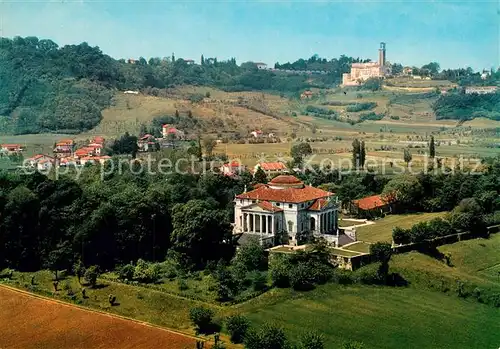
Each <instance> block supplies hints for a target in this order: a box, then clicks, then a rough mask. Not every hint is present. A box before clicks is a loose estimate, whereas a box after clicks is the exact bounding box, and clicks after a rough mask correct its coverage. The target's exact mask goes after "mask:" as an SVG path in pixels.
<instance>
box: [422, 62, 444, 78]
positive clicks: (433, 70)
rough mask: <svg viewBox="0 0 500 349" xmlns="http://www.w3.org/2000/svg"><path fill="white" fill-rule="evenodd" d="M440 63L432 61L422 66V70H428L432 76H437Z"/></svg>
mask: <svg viewBox="0 0 500 349" xmlns="http://www.w3.org/2000/svg"><path fill="white" fill-rule="evenodd" d="M440 68H441V67H440V65H439V63H437V62H431V63H428V64H426V65H423V66H422V68H421V69H422V70H423V71H425V72H428V73H429V74H430V75H431V76H435V75H437V74H438V73H439V69H440Z"/></svg>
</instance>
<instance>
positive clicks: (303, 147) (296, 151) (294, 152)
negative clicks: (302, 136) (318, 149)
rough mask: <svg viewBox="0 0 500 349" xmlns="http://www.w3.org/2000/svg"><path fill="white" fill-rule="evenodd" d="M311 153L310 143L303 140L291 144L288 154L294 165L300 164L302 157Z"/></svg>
mask: <svg viewBox="0 0 500 349" xmlns="http://www.w3.org/2000/svg"><path fill="white" fill-rule="evenodd" d="M311 154H312V148H311V144H309V143H306V142H303V143H300V144H295V145H293V146H292V149H291V151H290V155H291V156H292V158H293V163H294V165H295V166H301V164H302V161H303V159H304V157H306V156H308V155H311Z"/></svg>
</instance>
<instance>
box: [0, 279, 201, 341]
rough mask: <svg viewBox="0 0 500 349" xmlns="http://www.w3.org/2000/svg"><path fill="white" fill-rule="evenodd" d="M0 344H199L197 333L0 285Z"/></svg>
mask: <svg viewBox="0 0 500 349" xmlns="http://www.w3.org/2000/svg"><path fill="white" fill-rule="evenodd" d="M0 305H1V308H0V328H2V331H1V332H2V335H1V336H0V349H11V348H20V349H21V348H22V349H31V348H37V349H42V348H47V349H53V348H58V349H65V348H68V349H69V348H71V349H79V348H82V349H84V348H85V349H94V348H96V349H97V348H99V349H100V348H102V349H104V348H106V349H114V348H116V349H118V348H120V349H121V348H123V349H128V348H130V349H132V348H134V349H163V348H165V349H188V348H189V349H194V348H195V347H196V338H195V337H191V336H187V335H184V334H181V333H177V332H174V331H171V330H167V329H163V328H160V327H156V326H153V325H150V324H147V323H143V322H140V321H136V320H132V319H127V318H122V317H119V316H115V315H111V314H106V313H101V312H98V311H94V310H90V309H85V308H81V307H78V306H75V305H72V304H67V303H63V302H59V301H56V300H53V299H49V298H45V297H41V296H38V295H33V294H30V293H28V292H25V291H21V290H17V289H13V288H11V287H6V286H3V285H0Z"/></svg>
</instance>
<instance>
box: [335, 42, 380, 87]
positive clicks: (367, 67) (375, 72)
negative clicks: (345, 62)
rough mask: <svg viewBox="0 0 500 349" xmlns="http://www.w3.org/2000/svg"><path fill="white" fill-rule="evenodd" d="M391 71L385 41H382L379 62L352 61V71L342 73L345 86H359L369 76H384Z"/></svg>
mask: <svg viewBox="0 0 500 349" xmlns="http://www.w3.org/2000/svg"><path fill="white" fill-rule="evenodd" d="M389 73H390V67H389V66H388V65H387V62H386V55H385V43H384V42H381V43H380V48H379V50H378V62H369V63H352V64H351V72H350V73H344V74H342V85H343V86H357V85H359V84H361V83H363V82H364V81H366V80H368V79H369V78H382V77H384V76H386V75H388V74H389Z"/></svg>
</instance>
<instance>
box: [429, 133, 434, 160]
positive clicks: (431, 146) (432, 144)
mask: <svg viewBox="0 0 500 349" xmlns="http://www.w3.org/2000/svg"><path fill="white" fill-rule="evenodd" d="M429 156H430V157H431V158H433V159H434V157H435V156H436V145H435V144H434V136H431V142H430V144H429Z"/></svg>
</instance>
